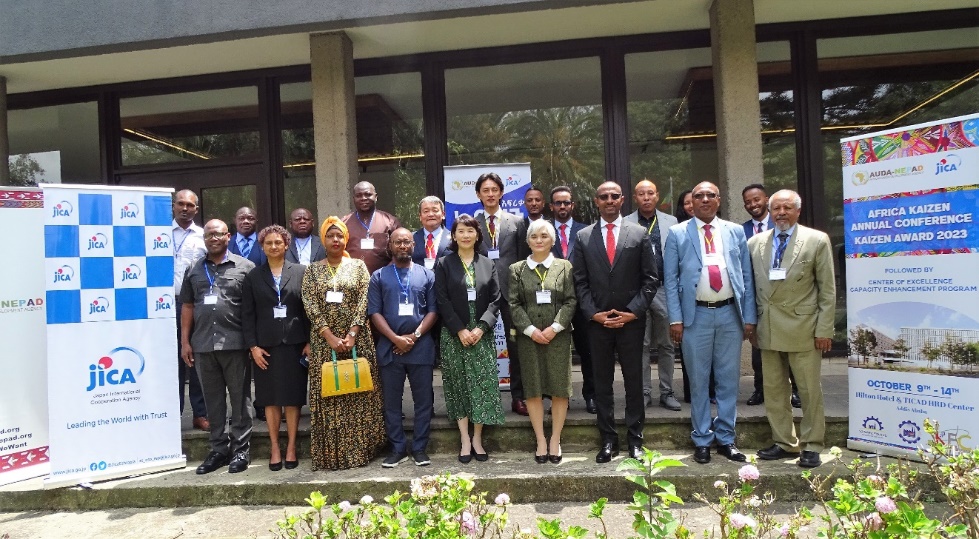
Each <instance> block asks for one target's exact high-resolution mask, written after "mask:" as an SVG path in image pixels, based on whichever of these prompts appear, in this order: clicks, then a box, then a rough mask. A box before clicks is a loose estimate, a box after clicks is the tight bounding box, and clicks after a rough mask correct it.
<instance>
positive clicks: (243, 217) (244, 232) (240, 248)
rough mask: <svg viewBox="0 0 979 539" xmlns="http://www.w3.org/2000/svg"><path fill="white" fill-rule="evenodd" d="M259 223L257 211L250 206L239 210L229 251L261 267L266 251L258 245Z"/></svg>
mask: <svg viewBox="0 0 979 539" xmlns="http://www.w3.org/2000/svg"><path fill="white" fill-rule="evenodd" d="M257 222H258V219H257V218H256V217H255V210H253V209H251V208H249V207H248V206H242V207H241V208H238V211H236V212H235V235H234V237H232V238H231V242H230V243H229V244H228V251H230V252H231V253H232V254H236V255H238V256H240V257H242V258H247V259H248V260H250V261H251V262H252V264H255V265H256V266H261V265H262V264H264V263H265V251H263V250H262V246H261V245H259V244H258V231H257V230H256V226H255V224H256V223H257Z"/></svg>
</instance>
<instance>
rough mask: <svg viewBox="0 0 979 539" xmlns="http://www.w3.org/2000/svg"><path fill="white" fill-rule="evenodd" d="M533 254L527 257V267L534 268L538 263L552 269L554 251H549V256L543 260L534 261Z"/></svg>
mask: <svg viewBox="0 0 979 539" xmlns="http://www.w3.org/2000/svg"><path fill="white" fill-rule="evenodd" d="M532 256H533V255H531V256H528V257H527V267H528V268H530V269H534V268H536V267H537V266H538V265H540V266H544V269H551V264H553V263H554V254H553V253H548V254H547V258H545V259H544V261H543V262H534V260H533V258H531V257H532Z"/></svg>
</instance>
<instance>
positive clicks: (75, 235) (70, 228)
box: [43, 185, 186, 487]
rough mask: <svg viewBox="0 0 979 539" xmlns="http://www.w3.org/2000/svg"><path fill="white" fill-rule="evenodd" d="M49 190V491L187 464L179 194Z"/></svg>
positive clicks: (46, 228)
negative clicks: (177, 300)
mask: <svg viewBox="0 0 979 539" xmlns="http://www.w3.org/2000/svg"><path fill="white" fill-rule="evenodd" d="M43 188H44V211H45V216H46V217H45V224H44V266H45V268H44V270H43V271H44V274H45V276H46V278H45V282H46V283H47V291H46V294H45V307H46V314H47V336H48V339H47V342H48V350H47V357H48V408H49V417H50V420H49V422H50V436H51V449H50V455H51V475H50V476H49V477H48V478H47V479H46V481H45V486H46V487H56V486H62V485H69V484H76V483H81V482H90V481H94V480H104V479H111V478H114V477H123V476H127V475H132V474H134V473H146V472H150V471H157V470H166V469H172V468H181V467H183V466H184V465H185V464H186V459H185V458H184V456H183V454H182V451H181V447H180V413H179V410H178V407H179V405H178V402H177V399H176V398H175V395H177V369H176V368H175V365H174V362H175V361H176V357H177V335H176V331H177V330H176V322H175V313H174V300H173V296H172V294H173V247H172V246H171V245H170V242H171V238H170V232H171V230H172V229H171V223H172V210H171V198H170V193H171V192H172V190H171V189H133V188H107V187H98V186H80V185H45V186H43Z"/></svg>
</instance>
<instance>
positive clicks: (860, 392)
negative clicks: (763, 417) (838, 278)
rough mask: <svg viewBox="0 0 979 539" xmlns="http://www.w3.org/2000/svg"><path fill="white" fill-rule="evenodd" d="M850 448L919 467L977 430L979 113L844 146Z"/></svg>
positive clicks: (971, 440) (971, 441)
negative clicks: (941, 443)
mask: <svg viewBox="0 0 979 539" xmlns="http://www.w3.org/2000/svg"><path fill="white" fill-rule="evenodd" d="M841 146H842V155H843V220H844V244H845V252H846V257H845V264H846V287H847V326H848V327H847V330H848V339H849V350H850V356H849V364H850V368H849V393H850V430H849V439H848V444H847V445H848V446H849V447H851V448H853V449H859V450H867V451H874V452H878V453H883V454H891V455H897V456H908V457H915V456H916V452H917V450H918V449H919V448H921V447H925V446H926V444H927V434H926V433H925V431H924V421H925V419H929V420H932V421H934V422H936V423H937V424H938V426H939V436H940V437H941V438H942V439H943V440H945V441H946V442H948V443H951V444H954V445H957V446H958V447H959V448H960V449H962V450H970V449H973V448H975V447H977V438H979V426H977V424H976V421H975V417H976V414H975V412H976V408H977V407H979V271H976V268H977V267H979V225H977V223H979V114H974V115H970V116H962V117H958V118H951V119H948V120H942V121H938V122H933V123H928V124H921V125H915V126H910V127H906V128H900V129H894V130H890V131H883V132H879V133H872V134H868V135H860V136H858V137H851V138H846V139H843V140H841Z"/></svg>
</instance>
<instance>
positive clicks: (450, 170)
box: [443, 163, 530, 389]
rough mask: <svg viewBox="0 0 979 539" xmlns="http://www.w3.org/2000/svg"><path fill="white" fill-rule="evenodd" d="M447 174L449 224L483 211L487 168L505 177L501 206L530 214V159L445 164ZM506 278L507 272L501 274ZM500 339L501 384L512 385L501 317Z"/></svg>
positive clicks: (496, 333) (496, 332) (495, 331)
mask: <svg viewBox="0 0 979 539" xmlns="http://www.w3.org/2000/svg"><path fill="white" fill-rule="evenodd" d="M443 172H444V174H445V226H446V228H448V229H451V228H452V223H454V222H455V219H456V217H458V216H459V215H462V214H464V213H468V214H469V215H472V216H476V215H477V214H480V213H483V205H482V203H481V202H480V201H479V197H477V196H476V179H477V178H479V177H480V176H481V175H483V174H485V173H487V172H495V173H496V174H497V175H499V176H500V179H502V180H503V198H502V199H500V208H501V209H503V210H504V211H508V212H510V213H513V214H515V215H519V216H520V217H526V215H527V210H526V209H525V208H524V205H523V198H524V195H525V194H526V193H527V189H528V188H530V163H501V164H496V165H455V166H450V167H443ZM501 278H503V279H505V278H507V277H506V276H501ZM493 334H494V337H495V340H496V369H497V372H498V374H499V377H500V388H501V389H510V356H509V353H508V352H507V341H506V335H505V334H504V331H503V322H502V321H501V320H500V319H499V317H497V319H496V327H495V328H493Z"/></svg>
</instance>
